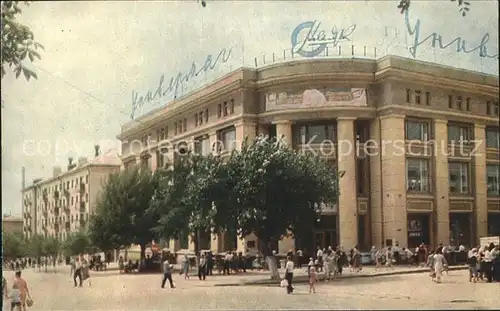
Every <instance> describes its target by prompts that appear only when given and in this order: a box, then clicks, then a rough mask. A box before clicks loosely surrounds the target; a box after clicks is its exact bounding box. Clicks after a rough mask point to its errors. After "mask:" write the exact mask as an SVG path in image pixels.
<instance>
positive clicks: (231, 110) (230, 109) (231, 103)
mask: <svg viewBox="0 0 500 311" xmlns="http://www.w3.org/2000/svg"><path fill="white" fill-rule="evenodd" d="M229 114H234V99H231V102H230V104H229Z"/></svg>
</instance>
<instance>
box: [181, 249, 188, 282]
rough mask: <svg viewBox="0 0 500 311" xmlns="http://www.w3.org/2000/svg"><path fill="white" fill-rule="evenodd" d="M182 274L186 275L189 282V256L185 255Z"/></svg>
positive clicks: (185, 277) (185, 278)
mask: <svg viewBox="0 0 500 311" xmlns="http://www.w3.org/2000/svg"><path fill="white" fill-rule="evenodd" d="M181 274H184V280H189V257H188V255H187V254H185V255H184V262H183V263H182V272H181Z"/></svg>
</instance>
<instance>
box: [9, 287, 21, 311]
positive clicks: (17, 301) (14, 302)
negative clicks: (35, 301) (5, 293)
mask: <svg viewBox="0 0 500 311" xmlns="http://www.w3.org/2000/svg"><path fill="white" fill-rule="evenodd" d="M10 299H11V302H10V310H11V311H14V309H16V310H17V311H21V291H20V290H19V286H18V285H17V282H14V285H12V291H11V292H10Z"/></svg>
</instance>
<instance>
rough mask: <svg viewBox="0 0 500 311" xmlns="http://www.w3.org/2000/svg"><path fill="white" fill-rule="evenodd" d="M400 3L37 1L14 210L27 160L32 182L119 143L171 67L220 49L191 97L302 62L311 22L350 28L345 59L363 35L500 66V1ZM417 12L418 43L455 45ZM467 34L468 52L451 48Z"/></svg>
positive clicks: (8, 87) (9, 98)
mask: <svg viewBox="0 0 500 311" xmlns="http://www.w3.org/2000/svg"><path fill="white" fill-rule="evenodd" d="M398 3H399V1H397V0H392V1H390V0H386V1H373V0H366V1H363V0H359V1H350V2H343V1H307V0H304V1H219V0H208V1H207V6H206V7H205V8H203V7H202V6H201V5H200V4H199V3H197V1H190V0H185V1H182V2H175V1H167V2H160V1H155V2H148V1H109V2H94V1H92V2H90V1H88V2H74V1H72V2H64V1H61V2H51V1H46V2H45V1H44V2H35V3H32V4H31V5H30V6H29V7H25V8H24V11H23V13H22V16H21V17H20V18H19V20H20V21H21V22H23V23H24V24H26V25H27V26H29V27H30V28H31V30H32V31H33V32H34V34H35V40H36V41H37V42H40V43H41V44H43V45H44V47H45V50H44V51H42V52H41V55H42V59H41V60H39V61H36V62H35V63H34V64H31V63H29V62H28V63H26V64H25V65H26V66H27V67H29V68H32V69H33V70H34V71H35V72H36V73H37V74H38V79H37V80H31V81H29V82H26V81H25V80H24V78H22V76H21V77H20V78H19V79H15V76H14V74H12V73H10V72H9V73H8V75H7V76H6V77H4V78H3V79H2V81H1V83H2V103H3V105H2V106H3V107H2V115H1V118H2V212H3V213H12V214H13V215H20V214H21V210H22V207H21V189H22V174H21V168H22V167H23V166H24V167H25V168H26V181H27V185H29V184H31V182H32V180H33V179H35V178H47V177H50V176H51V174H52V168H53V167H54V166H57V165H58V166H62V167H63V168H65V167H66V165H67V161H68V160H67V159H68V157H69V156H71V157H73V158H75V159H76V158H78V157H80V156H86V157H88V158H91V157H92V156H93V153H94V147H93V146H94V145H95V144H99V145H101V149H102V150H103V151H105V150H107V149H110V148H119V146H120V145H119V143H118V141H117V140H116V135H117V134H119V133H120V130H121V125H123V124H125V123H127V122H140V121H137V120H136V121H131V112H132V97H133V96H132V95H133V94H137V95H138V97H140V96H144V95H145V94H146V92H147V91H149V90H151V91H152V92H153V93H154V91H155V90H156V89H157V87H158V84H159V80H160V77H161V76H162V75H164V85H165V86H168V82H169V81H170V78H172V77H175V76H177V74H178V73H184V74H186V73H188V72H189V70H190V68H191V66H192V63H193V62H195V65H196V67H197V69H199V68H202V67H203V65H204V64H205V61H206V59H207V56H208V55H212V63H211V64H212V67H213V69H210V70H205V71H202V72H201V74H200V75H199V76H198V77H193V78H192V79H190V80H189V81H188V82H186V83H182V84H181V85H180V86H179V88H178V90H177V94H176V95H177V97H182V96H184V95H186V94H188V93H189V92H191V91H193V90H196V89H198V88H200V87H202V86H203V85H205V84H207V83H209V82H210V81H213V80H214V79H216V78H219V77H221V76H223V75H224V74H227V73H228V72H230V71H231V70H235V69H237V68H239V67H242V66H247V67H251V68H255V67H256V66H257V67H262V66H265V65H269V64H271V63H272V62H273V55H274V61H275V62H280V61H284V60H285V61H287V60H290V59H291V58H292V52H291V50H292V42H293V40H292V33H293V32H294V29H296V27H297V26H299V25H301V24H302V23H303V22H307V21H316V24H315V25H319V28H318V32H317V33H319V32H320V31H321V30H324V31H325V33H326V34H327V36H330V37H331V36H332V29H336V30H337V31H336V33H337V39H338V38H340V36H339V34H340V33H341V32H342V30H344V34H346V33H349V35H346V36H345V37H347V39H346V40H338V41H339V42H338V45H337V46H336V47H335V48H333V46H332V48H331V51H333V50H335V51H337V52H338V50H337V48H338V46H341V47H342V48H341V53H340V54H341V56H342V57H350V56H349V55H350V52H351V46H352V45H354V46H355V56H356V57H366V58H375V57H381V56H384V55H385V54H394V55H399V56H403V57H409V58H415V59H417V60H422V61H430V62H436V63H440V64H444V65H447V66H453V67H459V68H464V69H469V70H475V71H480V72H484V73H488V74H492V75H496V76H498V56H497V57H496V58H488V57H480V56H479V52H480V51H483V52H484V51H486V52H487V54H488V55H498V2H497V1H470V6H469V7H468V8H469V11H467V12H466V13H467V14H466V16H462V15H461V12H460V11H459V10H460V7H458V2H456V1H455V2H452V1H448V0H439V1H437V0H436V1H411V7H410V10H409V12H408V23H407V24H406V23H405V18H404V15H403V14H401V13H400V12H399V10H398V9H397V5H398ZM417 21H419V26H420V27H419V36H420V37H419V38H417V39H419V40H417V43H419V41H424V40H423V39H425V38H426V37H428V36H429V35H431V34H433V33H434V34H435V35H436V37H437V36H440V38H441V42H442V45H443V48H441V47H439V45H436V47H435V48H432V43H431V42H430V41H425V42H423V43H421V44H415V36H416V35H417V33H416V32H414V29H415V28H414V27H415V25H416V24H417ZM409 26H410V27H409ZM408 28H409V29H408ZM353 29H354V30H353ZM409 30H410V31H411V32H410V31H409ZM306 33H307V28H305V30H304V29H303V30H302V31H301V32H298V35H297V40H298V42H299V43H300V42H302V41H304V39H305V37H306ZM487 34H489V38H488V36H487ZM457 37H460V38H461V39H462V40H464V41H465V44H464V46H466V51H458V52H457V51H456V45H453V44H452V45H450V46H448V47H445V46H446V45H447V44H448V43H449V42H452V41H453V40H454V39H455V38H457ZM485 38H486V39H485ZM488 39H489V41H488ZM297 40H296V42H297ZM485 40H486V41H487V42H484V41H485ZM481 41H483V45H482V46H481ZM365 46H366V47H367V48H366V51H367V52H366V53H365V52H364V51H365V49H364V47H365ZM415 47H416V48H417V49H414V48H415ZM412 48H413V49H412ZM224 49H225V51H226V52H227V51H229V50H230V51H231V54H230V55H228V54H226V56H227V60H226V61H222V60H221V59H220V60H219V61H218V62H215V59H217V55H218V54H219V52H220V51H222V50H224ZM296 50H297V46H295V48H294V51H296ZM375 51H376V55H375ZM412 52H413V53H412ZM331 54H335V53H333V52H329V55H328V57H334V56H332V55H331ZM283 55H284V56H283ZM297 55H298V54H297V53H295V54H294V57H295V59H297V58H298V56H297ZM321 55H323V56H321ZM321 55H319V56H318V57H324V54H321ZM205 67H207V66H205ZM174 93H175V92H174V91H171V92H166V93H165V94H164V96H162V97H161V98H156V99H155V100H153V101H151V102H148V103H145V104H144V105H143V106H142V107H140V108H139V109H138V110H137V111H136V112H135V115H134V116H135V117H138V116H140V115H142V114H145V113H147V112H148V111H151V110H153V109H156V108H158V107H162V106H164V105H166V104H167V103H168V102H169V101H170V100H171V99H172V98H173V96H174V95H175V94H174Z"/></svg>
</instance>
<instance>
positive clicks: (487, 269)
mask: <svg viewBox="0 0 500 311" xmlns="http://www.w3.org/2000/svg"><path fill="white" fill-rule="evenodd" d="M494 249H495V245H494V244H493V243H491V244H490V245H489V246H488V247H487V248H486V250H485V251H484V274H485V277H486V281H487V282H488V283H491V282H492V281H493V252H494Z"/></svg>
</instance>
